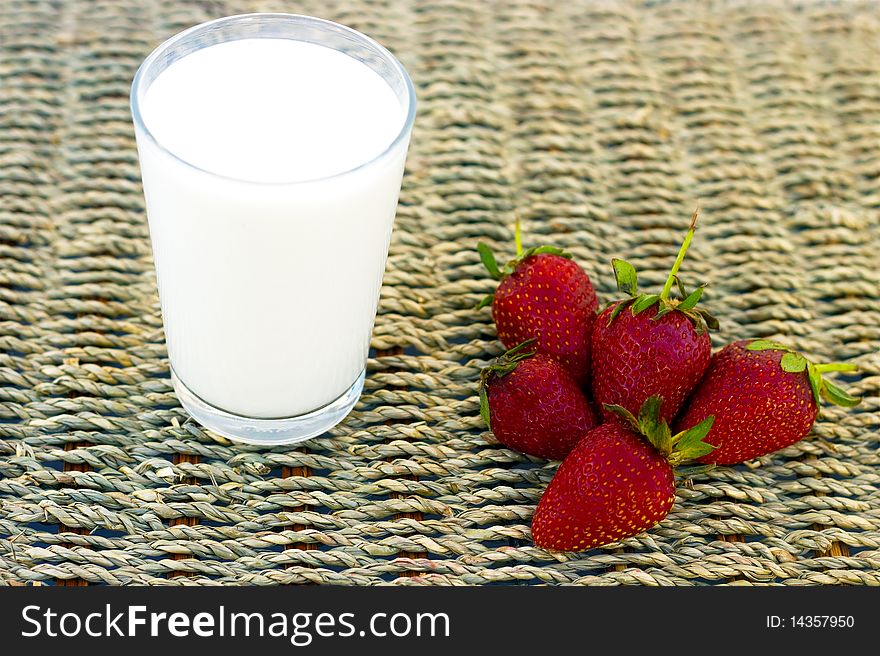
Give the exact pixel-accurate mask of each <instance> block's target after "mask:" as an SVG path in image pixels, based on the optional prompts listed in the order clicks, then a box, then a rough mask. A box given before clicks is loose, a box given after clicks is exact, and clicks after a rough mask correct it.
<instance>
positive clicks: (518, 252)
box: [513, 217, 523, 258]
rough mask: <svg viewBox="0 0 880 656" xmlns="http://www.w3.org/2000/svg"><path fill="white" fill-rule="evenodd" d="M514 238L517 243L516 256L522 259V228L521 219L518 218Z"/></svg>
mask: <svg viewBox="0 0 880 656" xmlns="http://www.w3.org/2000/svg"><path fill="white" fill-rule="evenodd" d="M513 238H514V240H515V241H516V256H517V258H521V257H522V255H523V247H522V227H521V226H520V222H519V217H516V227H515V228H514V230H513Z"/></svg>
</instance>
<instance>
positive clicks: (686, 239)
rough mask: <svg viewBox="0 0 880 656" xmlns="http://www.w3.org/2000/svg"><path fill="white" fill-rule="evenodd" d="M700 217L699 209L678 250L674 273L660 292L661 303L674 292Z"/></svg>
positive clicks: (673, 268) (695, 212)
mask: <svg viewBox="0 0 880 656" xmlns="http://www.w3.org/2000/svg"><path fill="white" fill-rule="evenodd" d="M698 216H700V208H699V207H698V208H697V209H696V210H694V216H693V218H692V219H691V227H690V228H688V231H687V234H686V235H685V236H684V241H683V242H682V244H681V248H680V249H679V250H678V257H676V258H675V263H674V264H673V265H672V271H670V272H669V277H668V278H667V279H666V284H665V285H663V291H662V292H660V301H661V302H662V301H665V300H668V299H669V292H671V291H672V285H673V284H675V276H676V275H678V270H679V268H681V263H682V262H684V255H685V253H687V249H688V247H689V246H690V245H691V240H692V239H693V238H694V232H695V231H696V229H697V217H698Z"/></svg>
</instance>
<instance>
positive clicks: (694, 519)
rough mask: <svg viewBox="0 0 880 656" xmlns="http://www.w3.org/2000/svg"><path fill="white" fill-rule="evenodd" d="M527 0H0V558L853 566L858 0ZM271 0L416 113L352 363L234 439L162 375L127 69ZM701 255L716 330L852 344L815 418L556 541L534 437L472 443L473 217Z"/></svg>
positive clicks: (671, 567)
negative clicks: (364, 347) (319, 431)
mask: <svg viewBox="0 0 880 656" xmlns="http://www.w3.org/2000/svg"><path fill="white" fill-rule="evenodd" d="M767 4H768V3H743V2H711V3H679V2H669V3H667V2H658V3H649V4H646V5H642V4H637V3H625V2H620V3H617V2H595V3H587V2H583V1H562V0H560V1H559V2H555V3H553V2H541V1H538V0H524V1H515V2H505V3H501V2H498V3H495V2H491V3H490V2H486V3H474V2H470V1H469V0H439V1H438V0H406V1H398V0H387V1H385V2H365V1H350V0H346V1H339V2H334V1H323V0H321V1H310V2H280V1H276V2H235V1H230V2H222V1H217V2H214V1H204V2H180V1H179V0H165V1H161V2H158V1H157V2H136V1H134V0H128V1H118V2H110V1H100V0H71V1H67V0H54V1H52V0H46V1H44V0H33V1H28V0H3V1H2V2H0V403H2V405H0V582H3V581H5V582H6V583H19V584H20V583H21V582H41V583H44V584H52V583H64V584H68V585H70V584H79V585H82V584H84V583H86V582H87V583H102V582H105V583H111V584H125V583H150V584H174V585H189V584H204V583H225V584H261V585H262V584H273V583H306V582H329V583H352V584H377V583H383V582H396V583H403V584H450V583H459V584H460V583H465V584H485V583H523V584H527V583H579V584H600V585H601V584H604V585H613V584H645V585H658V584H660V585H669V584H673V585H691V584H707V583H709V584H717V583H728V582H734V583H737V584H763V583H773V584H784V585H804V584H836V583H846V584H850V583H852V584H865V583H873V584H880V491H878V484H880V457H878V453H877V449H878V443H880V439H878V424H880V401H878V394H877V392H878V387H880V358H878V354H877V348H878V344H880V289H878V283H880V274H878V269H880V254H878V253H880V217H878V210H880V151H878V144H880V7H878V5H877V4H876V3H861V4H856V3H841V4H831V3H822V4H816V3H785V4H782V3H779V4H771V5H770V6H762V5H767ZM271 10H276V11H277V10H284V11H293V12H299V13H308V14H314V15H319V16H323V17H326V18H331V19H335V20H338V21H341V22H343V23H346V24H348V25H351V26H352V27H355V28H357V29H359V30H362V31H364V32H366V33H368V34H370V35H372V36H374V37H376V38H377V39H379V40H380V41H382V42H383V43H385V44H386V45H388V46H389V47H390V48H391V49H392V50H393V51H394V52H395V53H397V54H398V56H399V57H400V59H401V60H402V61H403V62H404V64H405V65H406V66H407V68H408V69H409V70H410V72H411V74H412V77H413V79H414V81H415V84H416V87H417V91H418V95H419V101H420V113H419V116H418V119H417V123H416V129H415V134H414V139H413V143H412V148H411V153H410V159H409V164H408V168H407V175H406V177H405V180H404V188H403V191H402V194H401V205H400V210H399V214H398V220H397V227H396V231H395V234H394V239H393V243H392V246H391V254H390V257H389V260H388V267H387V272H386V276H385V284H384V287H383V289H382V302H381V306H380V310H379V317H378V320H377V324H376V329H375V334H374V338H373V347H374V349H375V351H374V354H375V357H374V358H372V359H371V360H370V364H369V377H368V379H367V383H366V392H365V394H364V396H363V398H362V399H361V402H360V403H359V405H358V406H357V409H356V411H355V412H354V413H353V414H352V415H351V416H350V418H349V419H348V420H347V421H346V422H345V423H344V424H343V425H341V426H339V427H338V428H337V429H335V430H334V431H332V433H331V434H330V435H329V436H327V437H324V438H321V439H316V440H313V441H311V442H309V443H308V448H307V449H305V448H297V449H292V448H287V449H273V450H266V449H259V448H254V447H242V446H235V445H233V444H231V443H229V442H227V441H225V440H222V439H219V438H217V437H215V436H213V435H210V434H207V433H206V432H204V431H203V430H201V429H200V427H199V426H198V425H196V424H195V423H193V422H192V421H190V420H188V419H187V417H186V416H185V414H184V413H183V411H182V410H181V409H180V408H179V406H178V405H177V402H176V400H175V397H174V395H173V393H172V391H171V387H170V385H169V382H168V379H167V376H168V364H167V360H166V354H165V347H164V345H163V339H162V330H161V320H160V315H159V305H158V299H157V297H156V292H155V286H154V279H153V269H152V263H151V258H150V249H149V243H148V235H147V226H146V221H145V217H144V210H143V198H142V195H141V187H140V182H139V175H138V166H137V159H136V153H135V146H134V140H133V135H132V127H131V124H130V115H129V108H128V90H129V83H130V80H131V77H132V75H133V73H134V71H135V68H136V67H137V65H138V64H139V63H140V61H141V60H142V59H143V57H144V56H145V55H146V54H147V53H148V52H149V51H150V50H151V49H152V48H153V47H155V46H156V45H157V44H158V43H159V42H160V41H161V40H162V39H164V38H166V37H168V36H170V35H172V34H174V33H175V32H177V31H179V30H181V29H183V28H185V27H188V26H190V25H192V24H194V23H198V22H201V21H204V20H207V19H210V18H215V17H219V16H221V15H225V14H233V13H240V12H246V11H271ZM698 200H699V201H700V202H701V203H702V207H703V225H702V229H701V230H700V231H699V233H698V236H697V240H696V241H695V245H694V247H693V248H692V249H691V252H690V254H689V259H688V261H687V263H686V267H685V268H686V271H685V276H686V278H687V279H688V280H690V281H691V282H694V283H696V282H701V281H704V280H705V281H710V282H711V283H712V286H711V287H710V291H709V293H707V307H709V308H710V309H711V310H712V311H713V312H714V313H715V314H716V315H717V316H719V318H720V319H721V321H722V330H721V332H720V333H718V334H717V335H715V337H714V339H715V345H716V346H718V345H720V344H722V343H724V342H725V341H728V340H731V339H734V338H741V337H746V336H768V337H769V336H773V337H783V338H785V339H786V340H789V341H790V342H791V343H793V344H794V345H795V346H797V347H799V348H802V349H804V350H806V351H807V352H809V353H810V354H812V355H813V356H815V357H816V358H817V359H821V360H829V359H836V360H846V361H851V362H855V363H858V364H859V365H860V366H861V368H862V370H861V373H860V374H858V375H855V376H851V377H849V378H848V379H847V381H846V382H848V383H849V384H850V386H851V387H852V389H853V390H855V391H856V392H858V393H860V394H861V395H863V396H864V397H865V400H864V402H863V404H862V405H861V406H860V407H858V408H856V409H855V410H853V411H843V410H841V409H838V408H828V409H827V410H825V412H824V416H823V419H822V420H821V421H820V422H819V423H818V424H817V426H816V429H815V431H814V433H815V434H814V436H812V437H811V438H810V439H808V440H806V441H804V442H803V443H801V444H798V445H796V446H794V447H792V448H789V449H786V450H784V451H783V452H781V453H779V454H777V455H774V456H772V457H766V458H763V459H761V460H760V461H757V462H754V463H750V464H749V465H747V466H739V467H736V468H721V469H718V470H716V471H714V472H712V473H710V474H708V475H704V476H702V477H700V478H698V479H696V480H694V481H693V483H692V485H690V486H688V487H686V488H682V489H681V490H680V491H679V497H678V500H677V503H676V505H675V508H674V510H673V512H672V514H671V515H670V517H669V518H668V519H667V520H666V521H664V522H663V523H662V524H661V525H660V526H658V527H657V528H655V529H654V530H652V531H650V532H649V533H647V534H645V535H642V536H640V537H638V538H634V539H630V540H627V541H625V542H623V543H621V544H619V545H617V546H615V547H613V548H608V549H601V550H594V551H591V552H588V553H586V554H582V555H552V554H548V553H547V552H544V551H542V550H540V549H536V548H534V547H533V546H532V545H531V543H530V541H529V539H528V525H529V520H530V518H531V514H532V510H533V508H534V504H535V503H536V502H537V500H538V498H539V495H540V492H541V490H542V488H543V487H544V485H545V484H546V483H547V482H548V481H549V480H550V477H551V476H552V473H553V464H552V463H551V464H548V463H545V462H542V461H538V460H530V459H528V458H526V457H524V456H521V455H518V454H516V453H514V452H511V451H508V450H505V449H501V448H498V447H497V446H496V445H495V444H494V443H493V441H492V438H491V436H490V435H488V434H487V433H486V432H484V431H483V428H482V425H481V422H480V419H479V417H478V413H477V399H476V396H475V394H474V392H475V387H474V382H475V379H476V377H477V374H478V371H479V368H480V366H481V365H483V364H484V363H485V361H486V360H487V359H488V358H489V357H490V356H493V355H495V354H497V353H499V351H500V349H499V345H498V343H497V342H496V341H495V335H494V328H493V327H492V325H491V320H490V312H489V310H482V311H475V310H473V309H471V308H472V307H473V306H474V304H475V303H476V302H477V300H478V299H479V298H480V297H481V296H482V295H483V294H485V293H486V292H488V291H490V290H491V289H492V287H493V283H492V282H491V281H490V280H489V279H488V278H487V277H486V276H485V275H484V273H483V271H482V269H481V266H480V265H479V264H478V260H477V257H476V255H475V252H474V248H473V247H474V245H475V242H476V241H477V240H478V239H484V240H487V241H489V242H491V243H493V245H494V246H495V247H496V248H497V249H498V250H501V251H505V249H508V250H507V252H509V250H510V249H512V239H511V232H510V228H509V226H510V225H511V223H512V220H513V217H514V212H517V213H518V214H519V215H520V216H521V217H522V219H523V221H524V226H525V229H526V241H527V243H530V244H536V243H538V242H549V243H552V244H555V245H560V246H565V247H568V248H569V249H570V250H572V251H573V252H574V253H575V255H576V257H577V259H578V261H579V262H581V263H582V264H583V265H584V266H585V267H586V268H587V269H588V271H589V272H590V274H591V275H592V276H593V277H594V279H595V280H596V281H597V286H598V288H599V290H600V293H601V295H602V297H603V300H609V299H610V298H611V297H612V296H611V292H612V285H611V276H610V267H609V260H610V259H611V257H613V256H619V255H626V256H627V257H628V258H629V259H630V260H631V261H633V262H634V263H635V264H636V265H637V266H638V267H640V269H641V271H643V276H642V277H643V280H644V281H645V283H647V284H655V285H656V284H660V283H661V281H662V278H663V276H664V274H663V272H664V271H665V270H666V269H668V267H669V265H670V263H671V260H672V259H673V257H674V253H675V251H676V249H677V245H678V243H679V241H680V239H681V236H682V234H683V230H684V228H685V226H686V225H687V222H688V219H689V217H690V214H691V212H692V210H693V208H694V206H695V205H696V203H697V201H698Z"/></svg>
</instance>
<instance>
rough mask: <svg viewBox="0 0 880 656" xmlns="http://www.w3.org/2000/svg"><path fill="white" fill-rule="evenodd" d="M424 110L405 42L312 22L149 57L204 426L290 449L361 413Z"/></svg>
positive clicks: (192, 397) (179, 43)
mask: <svg viewBox="0 0 880 656" xmlns="http://www.w3.org/2000/svg"><path fill="white" fill-rule="evenodd" d="M415 106H416V101H415V92H414V90H413V85H412V82H411V81H410V78H409V75H407V72H406V71H405V70H404V68H403V66H401V64H400V62H398V61H397V59H395V58H394V56H393V55H392V54H391V53H390V52H388V50H386V49H385V48H383V47H382V46H381V45H379V44H378V43H376V42H375V41H373V40H372V39H370V38H368V37H366V36H364V35H363V34H360V33H359V32H356V31H354V30H352V29H349V28H347V27H343V26H342V25H338V24H336V23H332V22H329V21H325V20H320V19H317V18H311V17H307V16H296V15H292V14H248V15H242V16H231V17H228V18H222V19H219V20H215V21H211V22H209V23H204V24H202V25H198V26H196V27H193V28H191V29H189V30H186V31H185V32H182V33H180V34H178V35H177V36H175V37H172V38H171V39H169V40H168V41H166V42H165V43H163V44H162V45H161V46H159V47H158V48H157V49H156V50H155V51H153V53H152V54H150V55H149V56H148V57H147V59H146V60H145V61H144V63H143V64H142V65H141V67H140V69H139V70H138V72H137V75H136V76H135V78H134V82H133V84H132V92H131V108H132V114H133V118H134V125H135V134H136V137H137V146H138V154H139V158H140V165H141V173H142V177H143V184H144V194H145V197H146V207H147V217H148V221H149V226H150V237H151V240H152V245H153V256H154V260H155V264H156V275H157V280H158V286H159V297H160V300H161V305H162V315H163V322H164V326H165V338H166V342H167V345H168V355H169V359H170V364H171V379H172V381H173V384H174V389H175V391H176V393H177V396H178V398H179V399H180V402H181V403H182V404H183V407H184V408H185V409H186V410H187V412H189V414H190V415H192V417H194V418H195V419H196V420H198V421H199V422H200V423H201V424H202V425H204V426H206V427H207V428H210V429H212V430H214V431H216V432H217V433H219V434H221V435H224V436H226V437H229V438H231V439H234V440H240V441H243V442H249V443H255V444H285V443H292V442H298V441H301V440H304V439H307V438H309V437H313V436H315V435H318V434H320V433H323V432H325V431H326V430H328V429H329V428H331V427H333V426H335V425H336V424H337V423H339V422H340V421H341V420H342V419H343V418H344V417H345V415H346V414H348V412H349V411H350V410H351V409H352V407H354V405H355V403H356V402H357V400H358V397H359V396H360V393H361V390H362V389H363V385H364V371H365V364H366V359H367V354H368V351H369V344H370V333H371V331H372V327H373V322H374V320H375V316H376V305H377V302H378V296H379V287H380V284H381V281H382V274H383V270H384V267H385V258H386V256H387V253H388V242H389V239H390V236H391V226H392V223H393V221H394V213H395V209H396V207H397V197H398V193H399V191H400V183H401V178H402V175H403V169H404V160H405V158H406V151H407V147H408V145H409V138H410V133H411V131H412V125H413V119H414V117H415Z"/></svg>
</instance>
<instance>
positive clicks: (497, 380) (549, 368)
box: [480, 342, 598, 460]
mask: <svg viewBox="0 0 880 656" xmlns="http://www.w3.org/2000/svg"><path fill="white" fill-rule="evenodd" d="M528 344H529V343H528V342H526V343H524V344H520V345H519V346H518V347H515V348H513V349H511V350H510V351H508V352H507V353H506V354H504V355H503V356H502V357H500V358H498V359H497V360H496V361H495V362H494V363H492V364H491V365H489V366H488V367H486V368H485V369H484V370H483V374H482V376H481V378H480V414H482V415H483V419H485V421H486V425H487V426H489V428H490V429H491V430H492V432H493V433H494V435H495V437H496V438H497V439H498V441H499V442H501V443H502V444H504V445H505V446H507V447H510V448H511V449H516V450H517V451H522V452H523V453H528V454H530V455H533V456H538V457H539V458H550V459H553V460H560V459H562V458H564V457H565V456H566V455H568V452H569V451H571V450H572V449H573V448H574V445H575V444H577V442H578V440H579V439H580V438H582V437H583V436H584V435H585V434H586V433H587V432H588V431H590V430H592V429H593V428H594V427H595V426H596V425H598V422H597V421H596V415H595V414H594V413H593V409H592V408H591V407H590V404H589V402H588V401H587V397H585V396H584V394H583V392H581V389H580V387H578V384H577V383H576V382H575V381H574V379H573V378H572V377H571V376H570V375H569V374H568V372H567V371H566V370H565V368H564V367H563V366H562V365H561V364H559V363H558V362H557V361H556V360H554V359H553V358H551V357H549V356H546V355H541V354H539V355H535V354H534V353H531V352H526V351H525V350H524V349H525V348H526V347H527V345H528Z"/></svg>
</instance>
